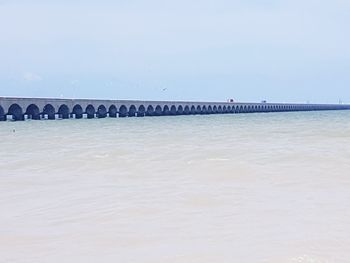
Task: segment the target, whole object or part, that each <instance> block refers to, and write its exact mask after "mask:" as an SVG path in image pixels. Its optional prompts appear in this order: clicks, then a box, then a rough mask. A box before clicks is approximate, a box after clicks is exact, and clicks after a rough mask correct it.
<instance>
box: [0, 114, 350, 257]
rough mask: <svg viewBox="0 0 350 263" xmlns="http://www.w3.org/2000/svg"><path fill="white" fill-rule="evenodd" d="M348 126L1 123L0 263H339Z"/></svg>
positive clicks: (243, 119) (346, 229) (293, 122)
mask: <svg viewBox="0 0 350 263" xmlns="http://www.w3.org/2000/svg"><path fill="white" fill-rule="evenodd" d="M349 120H350V111H334V112H305V113H302V112H291V113H269V114H238V115H211V116H174V117H152V118H125V119H94V120H56V121H26V122H3V123H0V136H1V138H2V140H1V143H0V149H1V150H0V258H2V260H1V261H3V262H137V263H138V262H142V263H143V262H149V263H151V262H152V263H153V262H184V263H187V262H201V263H202V262H240V263H263V262H268V263H277V262H281V263H282V262H283V263H285V262H314V263H315V262H337V263H339V262H340V263H346V262H349V258H350V250H349V247H350V223H349V222H350V191H349V187H350V172H349V171H350V161H349V160H350V146H349V145H350V144H349V142H350V121H349Z"/></svg>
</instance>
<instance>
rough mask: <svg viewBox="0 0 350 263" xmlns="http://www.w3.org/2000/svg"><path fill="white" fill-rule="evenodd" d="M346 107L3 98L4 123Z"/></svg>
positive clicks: (341, 107) (0, 105) (0, 100)
mask: <svg viewBox="0 0 350 263" xmlns="http://www.w3.org/2000/svg"><path fill="white" fill-rule="evenodd" d="M349 109H350V105H344V104H295V103H229V102H190V101H139V100H99V99H96V100H95V99H57V98H14V97H0V120H2V121H4V120H7V119H12V120H25V119H56V118H62V119H68V118H77V119H79V118H83V117H86V118H105V117H143V116H167V115H196V114H228V113H254V112H255V113H257V112H285V111H315V110H319V111H320V110H349Z"/></svg>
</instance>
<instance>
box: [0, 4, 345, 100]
mask: <svg viewBox="0 0 350 263" xmlns="http://www.w3.org/2000/svg"><path fill="white" fill-rule="evenodd" d="M349 25H350V2H349V1H347V0H332V1H322V0H321V1H320V0H319V1H315V0H311V1H305V0H286V1H274V0H266V1H264V0H262V1H258V0H239V1H235V0H213V1H209V0H191V1H188V0H177V1H165V0H148V1H146V0H135V1H133V0H123V1H118V0H117V1H112V0H110V1H109V0H99V1H97V0H95V1H92V0H85V1H79V0H76V1H74V0H69V1H68V0H60V1H55V2H54V1H50V0H45V1H44V0H22V1H21V0H0V61H1V63H0V96H1V95H3V96H49V97H60V96H63V97H84V98H86V97H91V98H113V99H156V100H158V99H159V100H160V99H171V100H172V99H175V100H217V101H223V100H226V99H227V98H229V97H232V98H235V99H236V100H239V101H260V100H262V99H266V100H268V101H281V102H284V101H285V102H293V101H294V102H305V101H310V102H338V100H339V99H340V98H341V99H342V100H343V101H345V102H350V85H349V84H350V30H349Z"/></svg>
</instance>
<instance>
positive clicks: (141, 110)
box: [137, 105, 146, 117]
mask: <svg viewBox="0 0 350 263" xmlns="http://www.w3.org/2000/svg"><path fill="white" fill-rule="evenodd" d="M145 113H146V108H145V106H143V105H140V106H139V108H138V110H137V117H144V116H145Z"/></svg>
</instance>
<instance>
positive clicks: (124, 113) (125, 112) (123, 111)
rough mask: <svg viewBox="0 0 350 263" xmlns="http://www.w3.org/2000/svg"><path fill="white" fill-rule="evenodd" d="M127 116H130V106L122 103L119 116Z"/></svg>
mask: <svg viewBox="0 0 350 263" xmlns="http://www.w3.org/2000/svg"><path fill="white" fill-rule="evenodd" d="M126 116H128V108H127V107H126V106H125V105H122V106H120V108H119V118H124V117H126Z"/></svg>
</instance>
